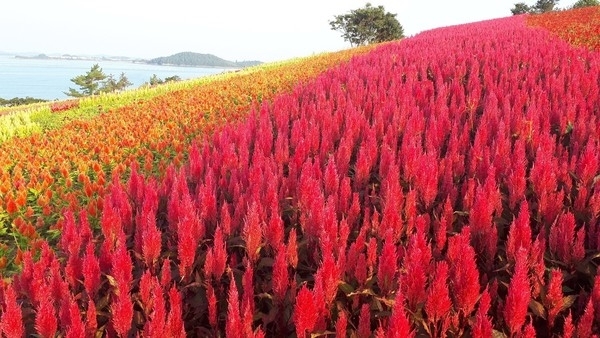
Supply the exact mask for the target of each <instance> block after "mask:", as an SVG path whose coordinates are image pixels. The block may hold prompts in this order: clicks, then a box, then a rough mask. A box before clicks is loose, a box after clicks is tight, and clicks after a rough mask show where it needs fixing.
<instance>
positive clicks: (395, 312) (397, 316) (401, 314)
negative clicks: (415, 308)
mask: <svg viewBox="0 0 600 338" xmlns="http://www.w3.org/2000/svg"><path fill="white" fill-rule="evenodd" d="M387 333H388V337H390V338H409V337H414V336H415V332H414V331H412V329H411V327H410V322H409V320H408V318H407V317H406V312H405V311H404V296H403V295H402V293H400V291H398V292H397V293H396V299H395V301H394V307H393V308H392V315H391V316H390V321H389V325H388V329H387Z"/></svg>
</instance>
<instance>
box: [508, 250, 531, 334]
mask: <svg viewBox="0 0 600 338" xmlns="http://www.w3.org/2000/svg"><path fill="white" fill-rule="evenodd" d="M530 298H531V287H530V285H529V277H528V275H527V253H526V252H525V249H523V248H521V249H520V250H519V252H518V253H517V262H516V264H515V272H514V273H513V277H512V279H511V280H510V284H509V286H508V295H507V296H506V303H505V304H504V321H505V322H506V324H507V326H508V328H509V331H510V333H511V334H513V335H514V334H517V333H518V332H520V331H521V327H522V326H523V324H525V317H526V316H527V307H528V306H529V301H530Z"/></svg>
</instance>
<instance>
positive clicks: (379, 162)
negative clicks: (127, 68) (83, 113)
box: [0, 17, 600, 337]
mask: <svg viewBox="0 0 600 338" xmlns="http://www.w3.org/2000/svg"><path fill="white" fill-rule="evenodd" d="M599 83H600V56H598V54H596V53H593V52H586V51H583V50H576V49H572V48H570V47H569V46H567V45H565V44H563V43H560V41H558V40H556V39H555V38H553V37H552V36H551V35H550V34H548V33H547V32H544V31H540V30H533V29H529V28H527V27H526V26H525V24H524V18H523V17H512V18H506V19H499V20H493V21H487V22H481V23H477V24H471V25H463V26H456V27H450V28H444V29H439V30H433V31H429V32H425V33H422V34H420V35H418V36H416V37H413V38H410V39H406V40H403V41H401V42H399V43H393V44H385V45H382V46H380V47H379V48H378V49H375V50H374V51H373V52H371V53H369V54H367V55H364V56H360V57H356V58H354V59H353V60H352V61H351V62H350V63H349V64H347V65H341V66H340V67H337V68H333V69H331V70H329V71H328V72H327V73H326V74H324V75H323V76H320V77H318V78H317V79H316V80H315V81H313V82H311V83H309V84H306V85H303V86H298V87H297V88H296V89H295V90H294V91H293V92H292V93H289V94H284V95H280V96H278V97H276V98H275V99H274V100H273V101H272V102H270V103H266V102H265V103H263V105H262V106H261V107H260V108H257V109H255V110H253V111H252V112H251V113H250V115H249V117H248V118H247V119H246V120H245V121H244V122H240V123H235V124H230V125H226V126H224V127H223V129H222V130H220V131H219V132H217V133H215V134H213V135H211V136H206V137H205V138H204V139H202V140H199V141H198V142H197V143H196V144H195V145H194V146H192V147H191V149H190V151H189V156H188V164H187V165H185V166H184V167H183V168H181V169H179V170H178V169H175V167H174V166H172V167H170V168H169V169H168V170H167V172H166V174H165V177H164V179H163V180H161V181H156V180H153V179H144V178H143V177H141V175H139V174H138V168H137V167H136V166H133V167H132V170H131V171H132V172H131V177H130V178H129V180H128V183H127V184H121V183H120V181H119V180H118V178H117V177H115V180H114V181H113V185H112V186H111V188H110V193H109V195H107V196H106V197H105V199H104V203H103V206H102V213H101V220H100V222H99V224H97V225H95V224H90V221H89V220H88V218H87V215H86V212H85V211H83V212H81V213H79V214H77V215H75V214H73V212H71V211H67V212H66V213H65V217H64V219H65V222H64V225H63V234H62V237H61V240H60V244H59V250H57V251H56V252H55V253H54V252H53V251H51V250H50V249H48V247H47V246H46V245H44V246H43V247H42V250H41V253H40V255H39V256H40V257H39V258H38V259H37V261H36V260H34V259H33V258H32V254H31V253H29V252H28V253H25V254H24V256H23V260H24V266H23V271H22V273H21V274H20V275H18V276H16V277H15V278H14V280H13V281H12V283H11V284H9V285H5V286H4V287H3V288H0V289H1V290H2V292H1V293H0V308H1V311H0V313H1V317H0V329H1V330H2V332H3V333H4V334H5V335H6V336H7V337H21V336H22V335H23V334H24V333H25V332H27V333H34V332H37V333H39V334H40V335H41V336H44V337H54V335H55V334H56V333H58V332H60V333H61V334H63V335H64V336H65V337H83V336H90V337H92V336H94V335H96V334H98V333H106V334H107V336H120V337H125V336H129V335H140V336H159V335H162V336H168V337H182V336H185V335H189V336H208V337H219V336H225V335H226V336H228V337H264V336H277V337H287V336H291V335H294V334H296V335H297V336H298V337H307V336H309V335H310V334H323V335H334V334H335V335H337V336H338V337H346V336H348V335H352V336H357V337H372V336H375V337H411V336H417V335H429V336H432V337H445V336H447V335H450V336H463V335H467V336H472V337H492V336H493V334H494V331H496V334H498V333H504V334H508V335H510V336H511V337H535V336H536V335H540V336H563V337H591V336H592V335H593V334H600V325H599V323H600V274H598V275H597V274H596V266H597V264H598V254H597V252H598V251H600V185H599V184H600V183H598V181H599V180H598V175H599V174H600V158H599V155H598V153H599V152H598V150H599V149H598V147H599V143H600V135H599V134H598V132H599V130H600V128H599V127H600V120H599V119H598V114H599V113H600V95H599ZM84 210H85V209H84ZM94 229H96V230H97V231H99V234H98V235H94V231H95V230H94Z"/></svg>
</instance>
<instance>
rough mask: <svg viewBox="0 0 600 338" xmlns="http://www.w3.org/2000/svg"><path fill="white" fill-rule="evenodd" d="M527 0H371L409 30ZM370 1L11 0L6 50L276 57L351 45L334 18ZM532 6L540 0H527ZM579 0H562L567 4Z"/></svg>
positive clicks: (3, 15) (1, 47)
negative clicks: (336, 28)
mask: <svg viewBox="0 0 600 338" xmlns="http://www.w3.org/2000/svg"><path fill="white" fill-rule="evenodd" d="M520 1H522V0H454V1H449V0H429V1H426V0H412V1H408V0H379V1H376V0H371V1H370V2H371V4H372V5H373V6H379V5H381V6H384V8H385V10H386V11H387V12H391V13H395V14H397V16H396V18H397V19H398V21H399V22H400V24H401V25H402V27H403V28H404V33H405V35H406V36H412V35H416V34H417V33H419V32H421V31H424V30H428V29H433V28H437V27H443V26H450V25H456V24H462V23H468V22H475V21H481V20H487V19H493V18H499V17H505V16H510V15H511V12H510V9H511V8H513V6H514V3H516V2H520ZM366 2H367V1H366V0H361V1H355V0H303V1H286V0H212V1H206V2H205V1H189V0H168V1H165V0H163V1H155V0H143V1H142V0H102V1H88V0H51V1H50V0H7V1H3V4H2V6H0V51H3V52H13V53H25V52H39V53H46V54H76V55H111V56H128V57H137V58H154V57H160V56H168V55H172V54H175V53H179V52H184V51H190V52H197V53H208V54H214V55H216V56H218V57H221V58H224V59H227V60H231V61H242V60H259V61H263V62H273V61H279V60H286V59H290V58H294V57H302V56H309V55H313V54H316V53H321V52H329V51H336V50H341V49H346V48H350V44H349V43H348V42H346V41H344V39H343V38H342V37H341V33H340V32H337V31H333V30H331V27H330V26H329V21H331V20H333V18H334V16H335V15H340V14H346V13H348V12H350V11H351V10H353V9H357V8H360V7H363V6H364V5H365V4H366ZM524 2H525V3H527V4H530V5H533V4H534V3H535V1H526V0H525V1H524ZM574 2H575V1H566V0H563V1H560V3H559V7H567V6H569V5H572V4H573V3H574Z"/></svg>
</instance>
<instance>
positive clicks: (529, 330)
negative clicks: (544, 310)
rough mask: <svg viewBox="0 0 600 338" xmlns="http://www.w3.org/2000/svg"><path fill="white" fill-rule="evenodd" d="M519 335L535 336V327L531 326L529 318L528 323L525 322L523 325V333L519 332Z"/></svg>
mask: <svg viewBox="0 0 600 338" xmlns="http://www.w3.org/2000/svg"><path fill="white" fill-rule="evenodd" d="M521 337H523V338H536V337H537V334H536V333H535V328H534V327H533V324H532V323H531V320H530V321H529V324H527V325H526V326H525V328H524V329H523V333H522V334H521Z"/></svg>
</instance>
